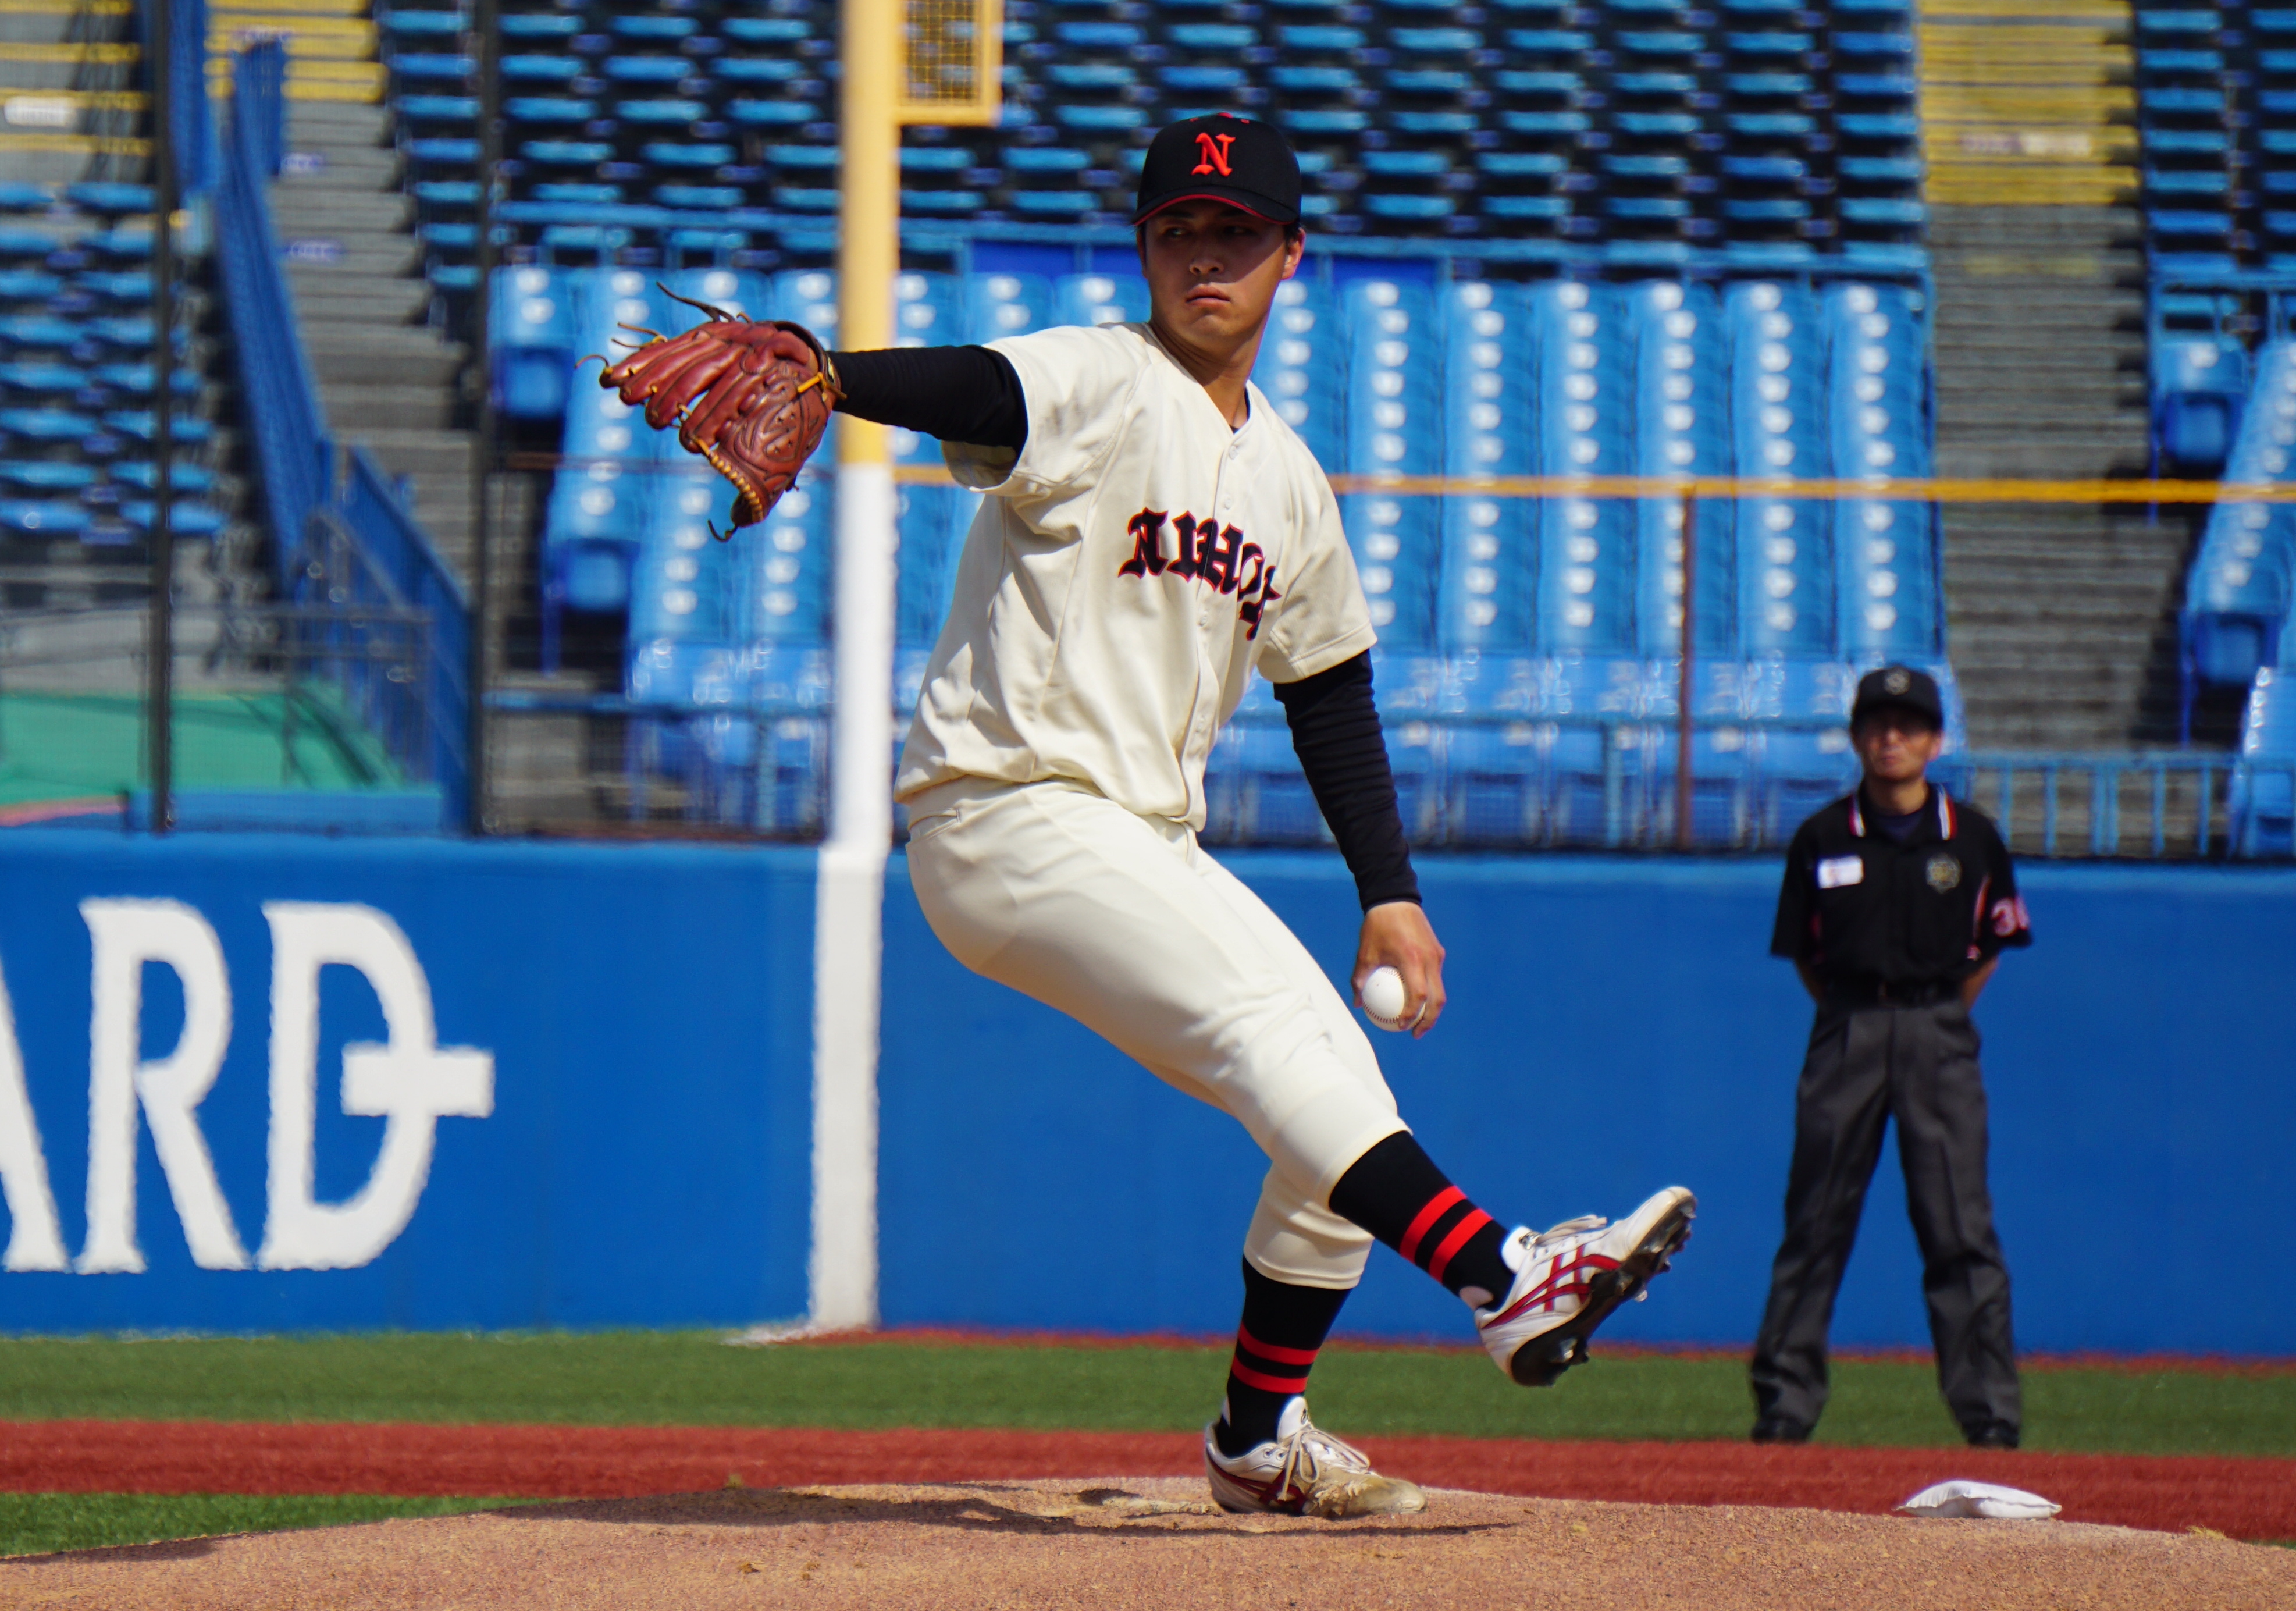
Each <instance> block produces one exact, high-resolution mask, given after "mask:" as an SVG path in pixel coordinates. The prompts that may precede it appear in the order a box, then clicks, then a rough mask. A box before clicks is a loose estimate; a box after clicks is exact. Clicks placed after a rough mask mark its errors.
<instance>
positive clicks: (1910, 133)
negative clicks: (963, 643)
mask: <svg viewBox="0 0 2296 1611" xmlns="http://www.w3.org/2000/svg"><path fill="white" fill-rule="evenodd" d="M376 26H377V28H378V29H379V39H380V53H381V61H382V62H383V64H384V66H385V67H386V69H387V70H388V73H389V83H390V93H391V96H392V100H393V103H394V104H395V106H396V107H397V108H398V114H399V123H400V129H401V133H400V141H401V145H402V149H403V150H404V152H405V153H406V156H407V158H408V160H409V163H410V166H411V177H412V191H413V193H414V196H415V197H416V199H417V202H418V206H419V209H420V212H421V222H420V225H419V234H420V236H421V238H422V244H423V250H424V253H425V258H426V261H427V263H428V266H429V268H430V273H431V275H432V277H433V278H434V279H435V280H436V281H437V282H438V283H439V284H442V285H446V286H449V287H454V288H464V287H467V285H468V284H469V273H470V263H471V249H472V237H471V226H470V222H469V220H470V218H471V210H470V209H471V201H472V199H473V197H474V194H475V193H474V191H473V190H472V188H471V185H472V184H473V181H472V179H471V173H472V167H471V165H472V162H473V160H474V157H475V153H476V142H475V139H474V129H475V119H476V116H477V111H478V97H477V95H476V94H475V90H474V86H473V83H472V75H473V73H474V72H475V71H476V62H475V58H474V57H473V55H472V54H471V48H470V45H469V35H468V33H467V29H468V26H469V17H468V13H467V9H455V8H454V7H451V6H447V5H444V4H404V5H395V6H389V7H378V9H377V13H376ZM503 29H504V53H503V56H502V66H501V71H502V87H503V92H504V101H503V108H504V116H505V118H506V119H507V130H506V141H507V144H506V155H507V160H506V162H505V164H504V169H503V172H504V177H505V179H506V180H507V181H508V195H509V201H508V203H507V204H506V206H505V207H504V211H503V216H504V218H506V219H507V220H509V221H510V222H511V224H512V229H513V239H512V242H511V243H510V247H509V250H510V251H511V252H512V255H513V257H529V258H531V259H533V260H537V261H543V262H583V263H597V262H601V261H609V260H611V261H613V262H617V263H629V264H637V265H640V266H644V265H649V264H651V265H659V266H667V267H677V266H679V265H681V264H683V263H688V262H695V261H699V262H705V263H716V264H718V265H720V266H725V267H776V266H781V265H783V263H784V262H785V261H786V259H787V254H788V253H789V252H790V251H791V250H792V248H791V242H790V239H789V236H788V234H787V229H788V227H789V226H791V225H792V224H795V225H798V226H802V225H803V223H804V220H805V219H806V218H808V216H812V217H816V218H822V219H823V220H824V222H825V221H826V215H829V214H831V213H833V211H834V210H835V207H836V171H835V170H836V162H837V145H836V123H835V116H836V112H835V94H834V83H833V78H832V73H831V69H832V65H833V57H834V53H835V40H836V9H835V7H834V5H833V4H829V0H767V3H765V4H758V5H754V6H753V5H750V4H734V3H726V4H695V5H684V6H679V7H676V8H670V9H666V10H665V11H663V12H659V13H652V12H638V13H632V12H626V11H623V10H620V9H618V8H612V7H609V6H607V5H605V4H603V0H586V3H584V4H569V5H561V6H556V7H552V8H548V9H542V8H533V7H531V6H530V5H529V4H528V3H527V0H519V4H517V6H516V8H515V9H512V10H509V11H507V12H505V13H504V17H503ZM1914 53H1915V45H1914V33H1913V18H1912V8H1911V6H1910V4H1904V3H1903V0H1862V3H1861V4H1857V5H1854V6H1849V7H1838V8H1835V9H1833V10H1805V9H1801V8H1799V7H1797V6H1795V5H1793V4H1777V3H1775V0H1726V3H1725V4H1720V5H1718V6H1716V7H1714V8H1712V9H1703V8H1692V7H1688V6H1686V5H1673V4H1663V5H1655V6H1653V5H1647V4H1609V5H1600V6H1579V5H1565V4H1546V3H1544V0H1538V3H1525V0H1502V3H1501V4H1494V5H1490V6H1488V7H1466V8H1458V7H1450V6H1443V7H1433V8H1431V7H1429V6H1426V5H1423V4H1414V3H1412V0H1383V3H1382V4H1351V5H1341V4H1279V5H1275V6H1269V7H1266V8H1260V7H1242V8H1238V7H1233V6H1221V7H1210V8H1207V7H1201V6H1180V5H1172V6H1143V5H1139V4H1123V3H1098V0H1087V3H1085V4H1077V3H1074V0H1060V3H1057V4H1054V3H1039V0H1011V3H1010V4H1007V5H1006V6H1005V62H1006V67H1005V111H1004V114H1003V117H1002V118H1001V119H1000V121H999V124H998V125H997V127H995V128H993V129H954V128H930V127H927V128H915V129H911V130H909V131H907V134H906V144H905V147H904V150H903V152H902V156H901V173H902V207H903V210H904V213H905V214H906V216H908V217H910V218H916V219H926V220H934V219H938V220H942V221H945V222H947V223H972V224H1022V225H1029V224H1034V225H1039V226H1060V225H1077V224H1081V225H1086V226H1108V225H1111V224H1120V223H1121V221H1122V219H1123V218H1124V217H1125V216H1126V214H1127V212H1128V207H1129V203H1130V197H1131V193H1132V188H1133V185H1134V182H1135V178H1136V174H1137V171H1138V166H1139V161H1140V153H1141V151H1142V148H1143V147H1144V144H1145V143H1146V141H1147V138H1148V136H1150V135H1151V134H1152V132H1153V131H1154V130H1155V128H1156V127H1159V126H1160V125H1161V124H1162V123H1164V122H1167V121H1169V120H1170V119H1174V118H1177V117H1180V116H1184V115H1187V114H1189V113H1193V112H1196V111H1210V110H1226V111H1240V112H1242V113H1244V114H1246V115H1249V116H1256V117H1264V118H1267V119H1269V120H1271V121H1273V122H1275V124H1277V125H1278V126H1279V127H1282V128H1283V129H1284V131H1285V132H1286V133H1287V135H1289V136H1291V138H1292V140H1293V142H1294V143H1295V144H1297V145H1298V146H1299V148H1300V153H1301V158H1302V162H1303V166H1304V167H1305V168H1307V169H1308V174H1309V176H1310V192H1311V193H1310V197H1309V201H1308V209H1309V216H1310V221H1311V224H1312V226H1313V227H1315V228H1316V229H1317V230H1319V231H1323V232H1325V233H1333V234H1379V235H1390V236H1391V235H1398V234H1402V235H1412V234H1419V235H1431V236H1435V237H1457V236H1472V237H1474V238H1475V239H1477V240H1480V241H1491V242H1506V243H1507V250H1508V251H1511V252H1513V253H1515V254H1517V255H1529V256H1532V257H1536V256H1538V255H1539V254H1540V253H1541V252H1542V251H1545V252H1546V253H1548V254H1549V255H1550V256H1553V257H1555V258H1557V259H1559V258H1560V257H1562V256H1563V255H1565V254H1566V253H1569V252H1587V251H1592V252H1595V253H1596V254H1597V255H1601V256H1607V258H1608V259H1610V260H1612V261H1615V262H1618V263H1620V264H1643V265H1652V266H1665V265H1671V264H1678V263H1683V262H1686V261H1688V260H1689V259H1690V258H1691V257H1692V255H1693V254H1694V253H1715V254H1719V255H1720V256H1721V257H1723V258H1726V259H1729V260H1731V261H1733V262H1734V263H1737V264H1739V265H1741V266H1742V267H1745V268H1747V269H1750V270H1757V271H1759V270H1769V271H1777V270H1780V269H1791V268H1793V267H1799V266H1801V265H1805V264H1813V263H1818V262H1823V261H1827V260H1833V259H1839V260H1841V261H1843V262H1846V263H1849V264H1852V265H1856V266H1858V267H1864V268H1866V269H1867V270H1868V271H1869V272H1872V271H1881V272H1895V271H1904V270H1908V269H1915V268H1918V267H1919V265H1920V263H1921V260H1922V254H1921V250H1920V242H1921V238H1922V228H1923V221H1924V218H1925V214H1924V211H1923V201H1922V193H1921V173H1922V162H1921V155H1920V142H1919V139H1918V136H1917V132H1916V127H1915V102H1916V97H1915V83H1914V79H1913V77H1912V73H1911V62H1912V60H1913V57H1914ZM800 255H801V254H800Z"/></svg>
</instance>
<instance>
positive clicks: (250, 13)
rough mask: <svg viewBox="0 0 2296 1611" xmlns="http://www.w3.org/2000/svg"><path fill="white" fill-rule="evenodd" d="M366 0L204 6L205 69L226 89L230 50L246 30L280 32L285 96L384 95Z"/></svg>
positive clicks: (373, 98)
mask: <svg viewBox="0 0 2296 1611" xmlns="http://www.w3.org/2000/svg"><path fill="white" fill-rule="evenodd" d="M367 10H368V0H232V3H226V4H219V5H215V6H211V7H210V8H209V11H208V72H209V81H210V88H211V90H212V92H213V93H214V94H215V95H217V96H219V97H220V96H226V95H229V94H230V78H229V75H230V67H229V65H228V64H229V62H230V56H231V53H232V52H233V51H234V50H237V49H238V48H239V47H240V41H241V40H242V38H243V37H245V36H246V35H248V34H250V33H255V34H258V35H260V34H265V33H272V32H279V33H283V35H284V36H285V39H286V45H287V86H286V88H287V98H288V99H289V100H290V101H332V102H342V103H350V104H355V105H367V104H372V103H374V102H377V101H380V100H381V99H382V90H383V79H384V74H383V70H382V64H381V62H378V61H376V60H375V48H374V47H375V27H374V24H373V22H372V21H369V20H368V18H367V15H366V12H367Z"/></svg>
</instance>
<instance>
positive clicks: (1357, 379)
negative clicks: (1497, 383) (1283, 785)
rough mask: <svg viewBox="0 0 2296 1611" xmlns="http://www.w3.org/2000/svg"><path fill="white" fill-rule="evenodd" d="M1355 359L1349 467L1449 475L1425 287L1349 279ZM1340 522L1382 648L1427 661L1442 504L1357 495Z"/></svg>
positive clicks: (1346, 500) (1345, 298)
mask: <svg viewBox="0 0 2296 1611" xmlns="http://www.w3.org/2000/svg"><path fill="white" fill-rule="evenodd" d="M1340 300H1341V322H1342V323H1343V324H1345V325H1347V327H1348V329H1349V332H1350V333H1351V334H1352V336H1353V341H1352V347H1351V350H1350V352H1349V369H1348V391H1347V397H1348V401H1347V448H1346V464H1345V467H1346V468H1347V469H1348V470H1349V471H1351V472H1353V473H1357V474H1359V475H1368V476H1374V477H1378V476H1407V475H1433V474H1436V473H1439V472H1440V470H1441V468H1442V457H1441V451H1442V450H1441V439H1442V423H1441V419H1442V416H1441V409H1442V402H1441V397H1440V390H1439V381H1440V376H1441V373H1442V370H1441V362H1440V360H1441V353H1442V335H1441V332H1440V331H1439V328H1438V326H1437V323H1436V319H1435V311H1434V308H1433V306H1432V303H1431V300H1430V298H1429V296H1428V293H1427V291H1426V289H1425V287H1423V286H1422V285H1419V284H1413V283H1411V282H1408V281H1404V280H1395V279H1388V278H1383V277H1381V278H1367V279H1361V280H1355V281H1351V282H1349V284H1346V285H1345V286H1344V287H1343V288H1342V290H1341V299H1340ZM1341 519H1342V520H1343V521H1344V522H1345V523H1346V526H1347V530H1348V536H1349V540H1350V541H1351V542H1352V543H1353V544H1354V546H1355V552H1356V565H1357V573H1358V575H1359V576H1360V577H1361V578H1362V580H1363V588H1364V594H1365V597H1366V598H1367V599H1368V600H1369V601H1370V604H1371V612H1372V624H1373V625H1374V627H1376V628H1377V629H1378V630H1379V634H1380V638H1381V641H1382V643H1385V644H1387V645H1390V647H1393V648H1395V649H1398V650H1401V651H1405V652H1409V653H1429V652H1431V651H1432V649H1433V648H1434V645H1435V586H1436V571H1437V567H1438V564H1439V524H1438V520H1437V514H1436V510H1435V508H1434V500H1433V499H1431V498H1426V497H1406V496H1402V495H1399V494H1390V493H1385V492H1379V493H1351V494H1349V495H1348V496H1346V497H1342V498H1341Z"/></svg>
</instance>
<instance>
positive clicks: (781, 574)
mask: <svg viewBox="0 0 2296 1611" xmlns="http://www.w3.org/2000/svg"><path fill="white" fill-rule="evenodd" d="M835 432H836V427H835V425H834V424H833V423H832V426H831V436H832V438H833V437H834V435H835ZM834 462H835V461H834V459H833V458H832V459H828V460H824V461H823V463H824V465H826V464H833V463H834ZM835 484H836V483H835V481H834V479H833V477H832V473H831V472H830V471H829V470H828V469H826V468H822V469H813V470H808V472H807V473H805V474H804V475H803V476H801V477H800V478H799V481H798V483H797V485H796V486H794V487H792V488H791V489H790V490H789V491H787V492H786V493H783V495H782V499H781V501H780V502H779V503H777V504H775V505H774V509H773V513H772V514H770V515H769V516H767V519H766V521H765V522H764V523H763V524H761V525H757V526H749V527H744V528H743V529H742V531H740V532H739V533H737V534H736V535H735V537H734V542H733V544H732V545H731V546H732V547H734V550H735V559H736V561H737V563H738V564H739V565H740V567H741V571H742V579H741V585H742V589H743V591H742V599H741V614H740V617H739V621H740V625H741V629H742V633H741V636H742V641H743V642H745V643H786V644H800V645H812V644H820V643H824V642H826V641H827V639H828V637H829V615H830V603H831V597H830V588H831V578H832V571H833V570H834V566H835V559H836V552H837V525H836V521H835V518H834V516H835V507H834V505H835V498H834V497H833V496H832V491H833V489H834V487H835Z"/></svg>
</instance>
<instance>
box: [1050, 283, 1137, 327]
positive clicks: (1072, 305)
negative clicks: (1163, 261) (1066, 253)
mask: <svg viewBox="0 0 2296 1611" xmlns="http://www.w3.org/2000/svg"><path fill="white" fill-rule="evenodd" d="M1147 316H1148V282H1147V281H1145V280H1144V279H1142V278H1141V277H1140V276H1139V275H1133V274H1127V275H1112V274H1072V275H1062V276H1061V277H1060V278H1059V279H1057V280H1054V282H1053V319H1052V322H1053V323H1054V324H1055V325H1123V324H1128V323H1135V322H1137V321H1140V320H1144V319H1145V318H1146V317H1147Z"/></svg>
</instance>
